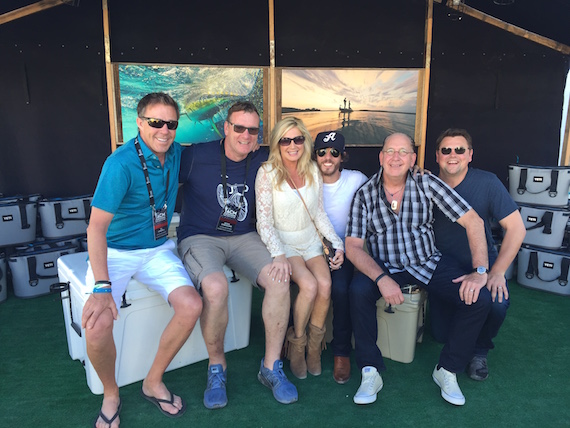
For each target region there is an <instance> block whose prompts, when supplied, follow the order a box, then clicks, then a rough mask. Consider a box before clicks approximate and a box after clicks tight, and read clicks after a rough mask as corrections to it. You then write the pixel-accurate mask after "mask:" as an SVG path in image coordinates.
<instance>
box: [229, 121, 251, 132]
mask: <svg viewBox="0 0 570 428" xmlns="http://www.w3.org/2000/svg"><path fill="white" fill-rule="evenodd" d="M227 122H228V123H229V124H230V125H232V126H233V127H234V131H235V132H237V133H238V134H243V133H244V132H245V131H246V129H247V132H249V135H257V134H259V128H248V127H247V126H243V125H236V124H235V123H231V122H230V121H229V120H228V121H227Z"/></svg>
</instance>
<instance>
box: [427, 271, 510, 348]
mask: <svg viewBox="0 0 570 428" xmlns="http://www.w3.org/2000/svg"><path fill="white" fill-rule="evenodd" d="M505 284H506V280H505ZM509 305H510V301H509V300H503V301H502V302H500V303H499V301H498V300H495V301H494V302H493V303H492V304H491V310H490V311H489V315H488V316H487V320H486V321H485V324H483V328H481V332H480V333H479V337H478V338H477V343H476V344H475V349H474V350H473V355H478V356H484V357H486V356H487V354H488V352H489V350H491V349H493V348H494V347H495V345H494V344H493V339H494V338H495V337H497V334H498V333H499V329H500V328H501V326H502V325H503V321H505V317H506V316H507V309H509ZM429 314H430V315H429V316H430V324H431V332H432V335H433V337H434V339H435V340H437V341H438V342H441V343H445V342H446V341H447V338H448V336H449V326H450V325H451V321H452V319H453V314H454V310H453V308H451V307H448V306H447V305H446V304H445V302H443V301H441V300H440V299H439V298H437V297H436V296H435V295H433V294H430V295H429Z"/></svg>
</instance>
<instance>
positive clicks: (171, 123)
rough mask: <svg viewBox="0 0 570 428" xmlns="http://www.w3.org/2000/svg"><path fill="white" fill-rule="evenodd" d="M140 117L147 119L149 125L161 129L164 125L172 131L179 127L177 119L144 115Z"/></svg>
mask: <svg viewBox="0 0 570 428" xmlns="http://www.w3.org/2000/svg"><path fill="white" fill-rule="evenodd" d="M140 118H141V119H144V120H146V123H148V126H150V127H151V128H156V129H161V128H162V127H163V126H164V125H166V127H167V128H168V129H170V130H171V131H174V130H175V129H176V128H178V121H177V120H162V119H154V118H152V117H144V116H141V117H140Z"/></svg>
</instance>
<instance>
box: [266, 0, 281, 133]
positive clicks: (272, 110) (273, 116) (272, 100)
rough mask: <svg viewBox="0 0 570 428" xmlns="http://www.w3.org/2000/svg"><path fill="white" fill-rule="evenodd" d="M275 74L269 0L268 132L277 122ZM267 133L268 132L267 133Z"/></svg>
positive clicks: (273, 16)
mask: <svg viewBox="0 0 570 428" xmlns="http://www.w3.org/2000/svg"><path fill="white" fill-rule="evenodd" d="M278 89H279V90H280V88H277V76H276V71H275V4H274V1H273V0H269V84H268V90H269V92H268V94H269V106H268V107H269V115H268V118H269V123H268V124H267V130H268V132H271V130H272V129H273V127H274V126H275V124H276V123H277V116H278V115H277V90H278ZM267 135H269V133H268V134H267Z"/></svg>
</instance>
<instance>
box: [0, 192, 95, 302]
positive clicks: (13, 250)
mask: <svg viewBox="0 0 570 428" xmlns="http://www.w3.org/2000/svg"><path fill="white" fill-rule="evenodd" d="M90 204H91V196H90V195H85V196H78V197H72V198H52V199H47V198H42V197H41V196H40V195H29V196H22V195H17V196H8V197H2V198H0V214H1V219H2V220H1V222H0V302H2V301H4V300H6V298H7V291H6V290H7V287H8V282H10V283H11V284H12V288H13V290H14V295H15V296H16V297H23V298H28V297H36V296H41V295H44V294H48V293H49V292H50V290H49V287H50V285H51V284H52V283H54V282H57V259H58V258H59V257H61V256H62V255H65V254H69V253H74V252H76V251H77V249H78V248H79V246H80V241H81V238H82V237H84V236H85V233H86V229H87V224H88V221H89V214H90ZM8 279H10V281H8Z"/></svg>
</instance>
